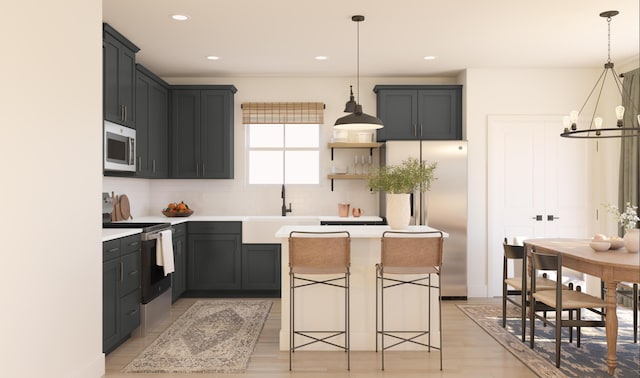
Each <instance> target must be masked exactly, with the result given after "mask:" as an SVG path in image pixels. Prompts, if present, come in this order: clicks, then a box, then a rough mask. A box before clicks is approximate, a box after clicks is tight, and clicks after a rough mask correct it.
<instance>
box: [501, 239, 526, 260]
mask: <svg viewBox="0 0 640 378" xmlns="http://www.w3.org/2000/svg"><path fill="white" fill-rule="evenodd" d="M502 246H503V247H504V257H506V258H508V259H516V260H522V259H523V258H524V246H522V245H511V244H509V243H508V242H507V238H504V243H502Z"/></svg>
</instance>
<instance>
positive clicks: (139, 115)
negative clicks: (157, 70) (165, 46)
mask: <svg viewBox="0 0 640 378" xmlns="http://www.w3.org/2000/svg"><path fill="white" fill-rule="evenodd" d="M150 81H151V80H150V79H149V77H147V76H146V75H145V74H143V73H142V72H140V71H136V154H137V155H138V156H136V176H138V177H149V174H150V171H151V164H150V163H149V161H148V157H149V147H148V146H149V138H150V130H149V124H150V122H149V110H150V109H149V90H150V88H149V87H150V86H151V83H150Z"/></svg>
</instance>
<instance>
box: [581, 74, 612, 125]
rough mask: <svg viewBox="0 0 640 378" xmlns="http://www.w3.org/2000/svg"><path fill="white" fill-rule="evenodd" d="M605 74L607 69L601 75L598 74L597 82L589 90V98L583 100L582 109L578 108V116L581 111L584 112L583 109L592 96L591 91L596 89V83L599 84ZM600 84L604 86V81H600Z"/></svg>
mask: <svg viewBox="0 0 640 378" xmlns="http://www.w3.org/2000/svg"><path fill="white" fill-rule="evenodd" d="M606 73H607V69H606V68H605V69H604V70H603V71H602V73H601V74H600V77H599V78H598V80H596V83H595V84H594V86H593V88H591V92H589V96H587V99H586V100H585V102H584V104H582V107H581V108H580V111H579V112H578V114H582V110H584V107H585V106H587V103H588V102H589V99H590V98H591V96H592V95H593V91H595V90H596V88H597V87H598V83H600V80H602V77H603V76H604V74H606ZM602 84H603V85H604V81H602Z"/></svg>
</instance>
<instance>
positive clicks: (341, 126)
mask: <svg viewBox="0 0 640 378" xmlns="http://www.w3.org/2000/svg"><path fill="white" fill-rule="evenodd" d="M351 21H354V22H356V23H357V24H356V25H358V27H357V30H358V38H357V53H358V60H357V79H358V81H357V93H358V102H356V103H355V107H353V108H352V105H351V103H352V101H353V91H351V99H350V100H349V102H347V104H346V106H345V112H348V111H349V110H350V109H353V113H351V114H348V115H346V116H344V117H340V118H338V119H337V120H336V123H335V124H334V126H333V128H334V129H338V130H375V129H380V128H382V127H383V125H382V121H381V120H379V119H378V118H376V117H374V116H370V115H368V114H366V113H363V112H362V105H360V104H359V102H360V22H362V21H364V16H360V15H356V16H352V17H351Z"/></svg>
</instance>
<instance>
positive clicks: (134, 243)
mask: <svg viewBox="0 0 640 378" xmlns="http://www.w3.org/2000/svg"><path fill="white" fill-rule="evenodd" d="M120 247H121V248H122V254H123V255H124V254H127V253H132V252H140V235H139V234H136V235H131V236H127V237H125V238H122V239H120Z"/></svg>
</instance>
